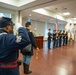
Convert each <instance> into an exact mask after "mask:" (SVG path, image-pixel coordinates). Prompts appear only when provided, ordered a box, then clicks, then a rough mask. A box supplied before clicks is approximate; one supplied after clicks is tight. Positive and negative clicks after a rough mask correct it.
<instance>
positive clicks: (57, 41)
mask: <svg viewBox="0 0 76 75" xmlns="http://www.w3.org/2000/svg"><path fill="white" fill-rule="evenodd" d="M50 31H51V29H49V32H48V49H50V43H51V42H53V48H56V47H61V46H65V45H67V43H68V34H67V32H66V31H65V30H60V31H59V32H58V31H56V30H54V31H53V33H51V32H50Z"/></svg>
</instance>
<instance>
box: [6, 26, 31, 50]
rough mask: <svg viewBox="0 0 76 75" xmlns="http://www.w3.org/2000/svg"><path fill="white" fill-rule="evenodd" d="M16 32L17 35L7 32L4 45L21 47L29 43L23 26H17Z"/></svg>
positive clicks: (13, 47)
mask: <svg viewBox="0 0 76 75" xmlns="http://www.w3.org/2000/svg"><path fill="white" fill-rule="evenodd" d="M18 33H19V35H18V36H14V35H13V34H7V36H6V46H7V47H8V48H9V49H21V48H23V47H25V46H26V45H28V44H30V43H31V42H30V38H29V36H28V32H27V30H26V29H25V28H23V27H21V28H19V30H18ZM7 40H8V41H7Z"/></svg>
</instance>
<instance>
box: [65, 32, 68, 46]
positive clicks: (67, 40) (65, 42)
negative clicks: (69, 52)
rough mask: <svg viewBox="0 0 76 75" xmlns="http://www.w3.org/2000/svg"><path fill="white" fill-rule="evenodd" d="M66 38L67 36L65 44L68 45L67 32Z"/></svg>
mask: <svg viewBox="0 0 76 75" xmlns="http://www.w3.org/2000/svg"><path fill="white" fill-rule="evenodd" d="M65 36H66V41H65V44H66V45H67V44H68V33H67V32H66V34H65Z"/></svg>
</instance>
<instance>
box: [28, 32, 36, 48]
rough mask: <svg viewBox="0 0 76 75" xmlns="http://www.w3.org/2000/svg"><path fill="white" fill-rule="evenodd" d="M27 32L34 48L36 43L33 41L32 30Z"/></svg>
mask: <svg viewBox="0 0 76 75" xmlns="http://www.w3.org/2000/svg"><path fill="white" fill-rule="evenodd" d="M28 34H29V37H30V41H31V43H32V45H33V47H34V48H37V44H36V41H35V38H34V35H33V33H32V32H28Z"/></svg>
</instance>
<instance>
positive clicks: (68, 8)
mask: <svg viewBox="0 0 76 75" xmlns="http://www.w3.org/2000/svg"><path fill="white" fill-rule="evenodd" d="M3 1H6V0H3ZM9 1H10V2H9V3H7V2H8V1H7V2H6V3H5V2H2V0H0V6H1V7H5V8H9V9H12V10H19V11H21V14H22V17H23V18H28V17H29V18H31V19H34V20H39V21H48V22H50V23H54V22H56V19H55V17H53V16H52V15H46V14H45V15H44V14H40V13H36V12H33V11H32V10H35V9H39V8H43V9H45V10H46V11H47V13H49V14H51V13H53V15H54V14H58V15H60V16H62V15H61V14H62V13H64V12H70V14H71V15H70V16H62V17H63V18H65V21H66V19H69V18H73V17H75V18H76V10H75V8H76V4H75V3H76V0H34V1H30V0H29V1H30V2H27V3H26V1H28V0H13V1H16V3H18V4H16V5H13V4H11V1H12V0H9ZM20 1H23V2H22V3H23V4H21V5H20V3H21V2H20ZM13 3H14V2H13ZM30 14H31V16H29V15H30ZM58 21H59V23H62V24H63V23H64V24H65V23H66V22H64V21H62V20H58Z"/></svg>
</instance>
